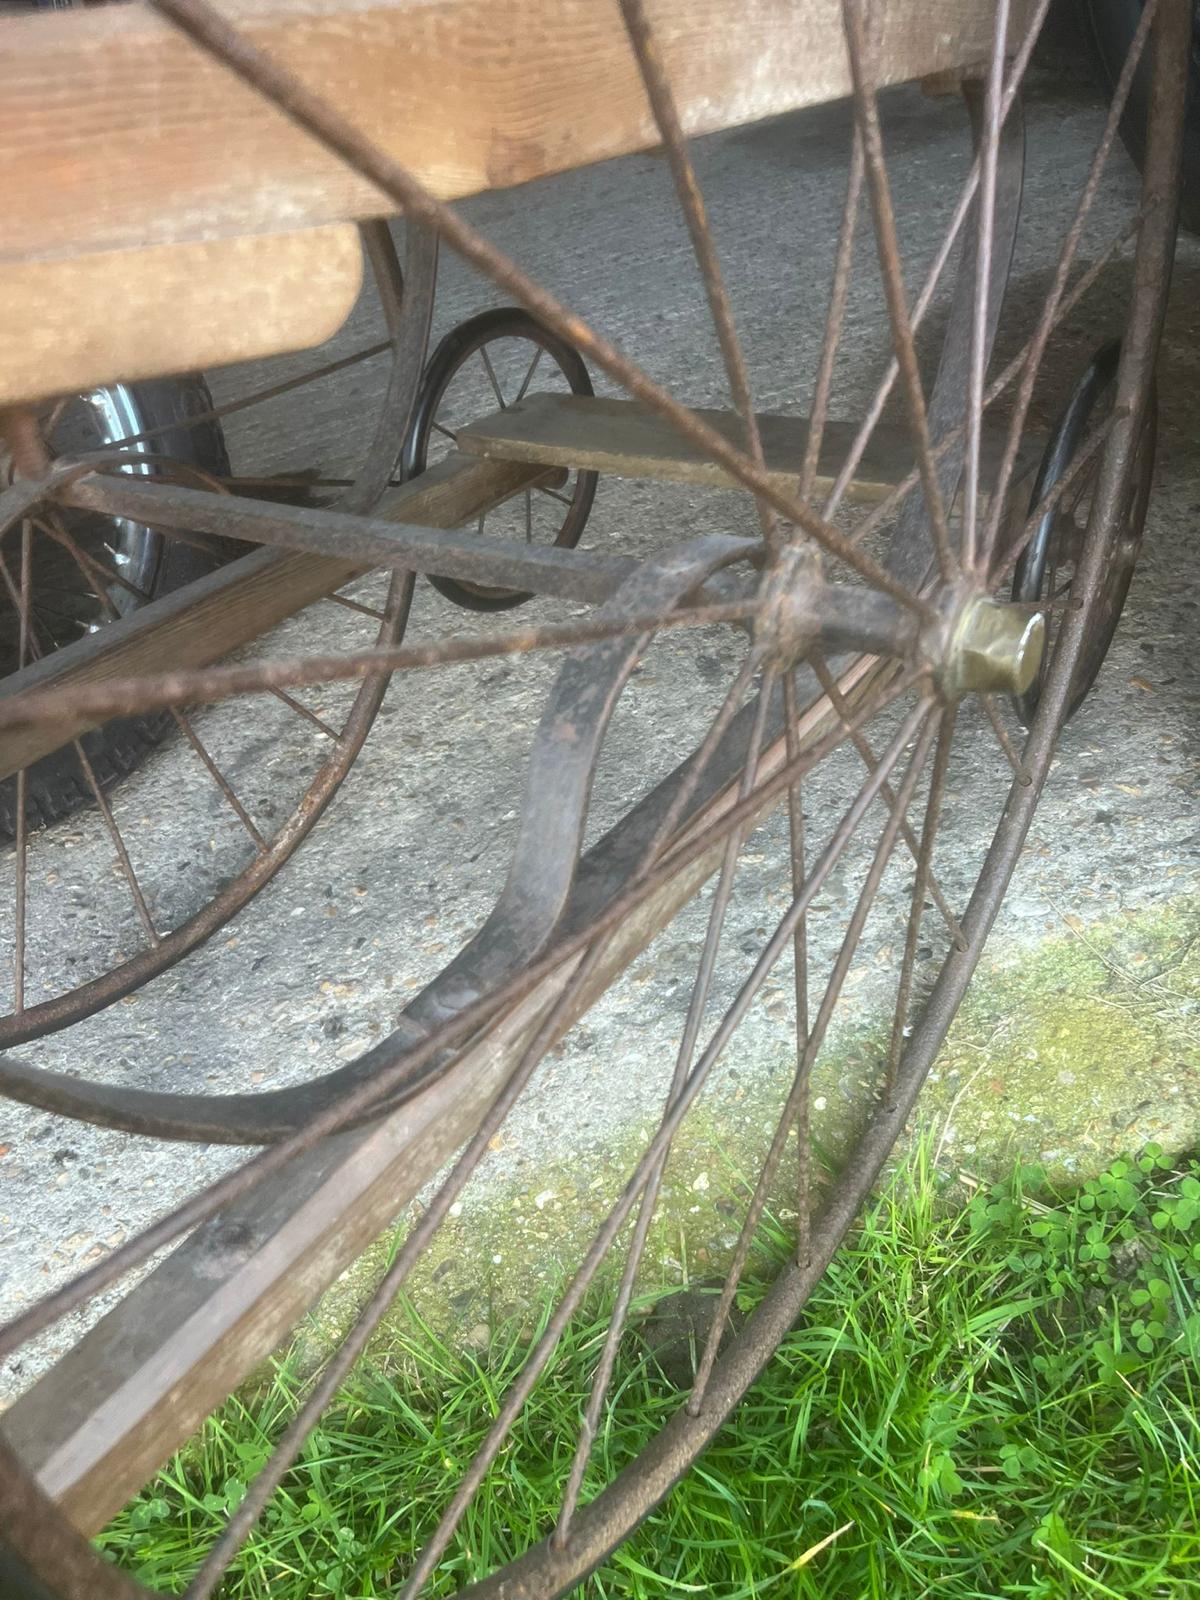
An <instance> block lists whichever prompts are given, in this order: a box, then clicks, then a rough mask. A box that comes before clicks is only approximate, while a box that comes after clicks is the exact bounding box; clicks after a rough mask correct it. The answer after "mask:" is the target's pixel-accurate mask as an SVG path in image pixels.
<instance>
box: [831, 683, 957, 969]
mask: <svg viewBox="0 0 1200 1600" xmlns="http://www.w3.org/2000/svg"><path fill="white" fill-rule="evenodd" d="M809 662H810V665H811V666H812V669H813V671H814V673H815V674H816V677H817V681H818V682H819V683H820V685H821V687H822V689H823V690H824V691H825V693H826V694H827V695H828V696H829V700H830V703H831V705H832V706H833V708H834V710H835V711H836V712H837V714H838V716H839V717H841V719H842V721H843V723H845V724H847V725H848V723H849V709H848V707H847V705H846V701H845V699H844V697H843V695H842V693H841V691H840V690H839V688H838V686H837V684H836V683H835V682H834V681H833V676H832V674H831V673H830V671H829V668H828V667H827V666H826V665H825V663H824V661H823V660H822V659H821V657H820V655H819V654H818V653H817V652H815V651H814V652H813V653H812V654H811V655H810V657H809ZM850 742H851V744H853V746H854V748H855V750H857V752H858V754H859V756H860V757H861V758H862V762H863V765H864V766H865V767H866V769H867V771H868V772H874V770H875V768H876V767H877V766H878V764H879V763H878V762H877V760H876V758H875V754H874V752H873V751H872V749H871V746H870V744H869V743H868V741H867V738H866V735H865V734H864V733H863V732H862V731H861V729H859V728H855V729H854V730H853V731H851V733H850ZM879 798H880V799H881V800H882V801H883V803H884V805H885V806H887V807H888V809H889V810H894V809H895V805H896V797H895V795H894V793H893V792H892V789H891V786H890V785H889V784H886V783H885V784H884V785H883V787H882V788H881V789H880V791H879ZM900 837H901V838H902V839H903V840H904V843H905V845H906V847H907V849H908V852H909V854H910V855H911V856H912V858H913V860H914V861H916V860H917V858H918V856H919V855H920V845H919V844H918V842H917V838H916V835H915V834H914V833H913V831H912V828H911V827H910V826H909V824H908V820H907V818H902V820H901V824H900ZM929 892H930V895H931V896H932V898H933V901H934V904H935V905H936V906H937V908H938V910H939V911H940V912H941V915H942V920H943V921H944V922H945V924H946V927H947V929H948V930H949V933H950V937H951V939H953V941H954V944H955V947H956V948H957V949H959V950H965V949H966V947H967V941H966V939H965V938H964V936H963V931H962V928H961V927H960V926H959V921H958V918H957V917H956V916H955V915H954V912H953V911H952V910H951V909H950V903H949V901H948V900H947V899H946V896H945V894H944V893H943V892H942V888H941V885H940V884H939V883H938V881H937V879H936V878H935V877H933V876H932V874H931V875H930V880H929Z"/></svg>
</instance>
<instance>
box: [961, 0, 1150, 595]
mask: <svg viewBox="0 0 1200 1600" xmlns="http://www.w3.org/2000/svg"><path fill="white" fill-rule="evenodd" d="M1157 10H1158V0H1146V3H1145V5H1144V6H1143V7H1142V14H1141V16H1140V18H1139V19H1138V25H1137V27H1136V29H1135V30H1134V35H1133V38H1132V40H1131V41H1130V45H1129V49H1128V52H1127V53H1126V56H1125V61H1124V64H1123V66H1122V68H1121V72H1120V76H1119V77H1118V79H1117V82H1116V86H1115V88H1114V89H1113V93H1112V98H1111V100H1110V102H1109V109H1108V118H1107V120H1106V122H1105V124H1104V132H1103V133H1102V134H1101V136H1100V142H1099V144H1098V145H1097V146H1096V152H1095V154H1094V155H1093V157H1092V163H1091V167H1090V168H1089V170H1088V175H1087V181H1086V183H1085V184H1084V186H1083V192H1082V194H1081V195H1080V197H1079V203H1078V205H1077V206H1076V208H1075V216H1074V217H1073V219H1072V221H1071V226H1070V227H1069V228H1068V230H1067V235H1066V238H1065V239H1064V240H1063V244H1062V249H1061V251H1060V252H1059V257H1058V262H1057V264H1056V266H1055V269H1054V280H1053V282H1052V284H1051V287H1050V293H1049V294H1048V295H1047V296H1046V299H1045V302H1044V303H1043V306H1042V312H1041V316H1040V317H1039V318H1038V324H1037V329H1036V331H1035V333H1034V335H1033V338H1032V339H1031V340H1030V342H1029V346H1028V353H1027V354H1026V356H1025V361H1024V365H1023V367H1022V370H1021V381H1020V383H1019V384H1018V385H1017V393H1016V398H1015V400H1014V403H1013V409H1012V414H1011V416H1010V417H1009V423H1008V434H1007V437H1006V439H1005V441H1004V455H1003V458H1002V460H1001V463H1000V471H999V473H998V474H997V478H996V484H995V489H994V491H993V495H992V502H991V505H990V506H989V508H988V519H987V526H986V528H985V530H984V540H983V552H982V553H983V565H984V568H985V570H986V569H987V567H988V565H989V563H990V560H991V555H992V550H993V548H994V546H995V542H996V539H997V537H998V535H999V531H1000V518H1001V513H1002V510H1003V506H1004V499H1005V496H1006V494H1007V492H1008V487H1009V484H1010V482H1011V480H1012V474H1013V468H1014V467H1015V466H1016V461H1017V452H1018V450H1019V449H1020V444H1021V438H1022V435H1023V433H1024V430H1025V419H1026V417H1027V416H1028V414H1029V406H1030V402H1031V401H1032V399H1033V389H1034V384H1035V382H1036V381H1037V375H1038V373H1039V372H1040V370H1041V366H1042V356H1043V355H1044V354H1045V350H1046V345H1047V342H1048V341H1049V338H1050V334H1051V331H1052V329H1053V326H1054V320H1055V312H1056V311H1057V309H1058V306H1059V302H1060V301H1061V300H1062V297H1063V294H1064V291H1065V290H1066V286H1067V275H1068V274H1069V272H1070V270H1071V263H1072V262H1073V261H1074V259H1075V253H1076V251H1077V250H1078V248H1079V241H1080V239H1081V238H1082V237H1083V225H1084V223H1085V222H1086V221H1087V217H1088V213H1089V212H1090V211H1091V209H1092V203H1093V201H1094V200H1095V198H1096V195H1097V192H1098V191H1099V188H1100V179H1101V177H1102V176H1103V173H1104V168H1105V166H1106V165H1107V164H1108V157H1109V152H1110V151H1111V150H1112V146H1113V141H1114V140H1115V138H1116V136H1117V129H1118V127H1119V126H1120V121H1121V114H1122V112H1123V111H1124V109H1125V102H1126V100H1127V99H1128V98H1129V91H1130V89H1131V88H1132V86H1133V77H1134V73H1135V71H1136V70H1137V65H1138V62H1139V61H1140V60H1141V56H1142V50H1143V48H1144V46H1145V43H1146V40H1147V38H1148V37H1149V33H1150V26H1151V24H1152V23H1153V21H1154V17H1155V14H1156V12H1157Z"/></svg>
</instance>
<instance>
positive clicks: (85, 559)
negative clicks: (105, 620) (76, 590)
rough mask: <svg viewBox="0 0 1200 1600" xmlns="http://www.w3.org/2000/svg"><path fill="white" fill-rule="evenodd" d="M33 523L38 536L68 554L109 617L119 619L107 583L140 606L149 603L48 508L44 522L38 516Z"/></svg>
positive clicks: (144, 592)
mask: <svg viewBox="0 0 1200 1600" xmlns="http://www.w3.org/2000/svg"><path fill="white" fill-rule="evenodd" d="M34 523H35V526H36V527H37V529H38V531H39V532H40V533H44V534H45V535H46V537H47V538H48V539H53V540H54V542H55V543H56V544H60V545H62V547H63V548H64V549H65V550H66V551H67V552H68V554H69V555H70V557H71V559H72V560H73V561H74V562H75V565H76V566H77V567H78V568H79V570H80V572H81V573H82V574H83V576H84V577H85V578H86V579H87V581H88V583H89V584H90V585H91V588H92V593H93V595H94V596H95V598H96V599H97V600H98V601H99V602H100V604H101V605H102V606H104V607H105V608H106V609H108V610H109V612H110V614H111V615H112V616H118V615H119V612H118V611H117V609H116V607H115V606H114V605H113V603H112V596H111V595H110V594H109V592H108V585H109V583H115V584H116V585H117V586H118V587H119V588H121V589H124V590H125V591H126V592H127V593H128V594H130V595H132V597H133V598H134V600H136V601H137V603H138V604H139V605H145V603H146V602H147V600H149V598H150V596H149V595H148V594H147V593H146V591H145V590H144V589H139V588H138V586H137V584H136V583H131V582H130V581H129V579H128V578H125V577H123V576H122V575H121V573H119V572H117V571H116V570H115V568H112V567H108V566H105V565H104V564H103V563H102V562H99V561H97V560H96V558H95V556H93V555H91V554H90V553H89V552H88V551H87V550H85V549H84V548H83V546H82V545H81V544H80V543H79V541H78V540H77V539H76V538H75V537H74V536H73V535H72V534H71V533H70V532H69V531H68V530H67V528H66V527H65V526H64V525H63V522H62V520H61V518H60V517H59V516H58V513H57V512H55V511H52V510H49V509H48V508H47V517H46V520H44V521H43V520H42V518H40V517H38V518H35V519H34Z"/></svg>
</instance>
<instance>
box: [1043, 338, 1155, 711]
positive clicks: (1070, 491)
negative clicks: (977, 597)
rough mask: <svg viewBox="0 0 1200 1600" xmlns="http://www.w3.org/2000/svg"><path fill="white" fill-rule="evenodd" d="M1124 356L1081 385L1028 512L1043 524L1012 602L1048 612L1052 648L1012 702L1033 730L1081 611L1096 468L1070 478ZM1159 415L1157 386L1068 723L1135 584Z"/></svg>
mask: <svg viewBox="0 0 1200 1600" xmlns="http://www.w3.org/2000/svg"><path fill="white" fill-rule="evenodd" d="M1120 355H1121V350H1120V346H1119V345H1116V344H1109V345H1106V346H1105V347H1104V349H1103V350H1101V351H1100V352H1099V353H1098V354H1097V355H1096V357H1095V359H1094V360H1093V361H1092V362H1091V364H1090V366H1089V367H1088V369H1087V371H1086V372H1085V373H1084V375H1083V377H1082V378H1081V379H1080V380H1079V383H1078V385H1077V387H1076V389H1075V392H1074V394H1073V395H1072V396H1071V398H1070V400H1069V401H1068V403H1067V406H1066V409H1065V410H1064V412H1063V414H1062V416H1061V417H1060V418H1059V421H1058V424H1057V426H1056V427H1055V429H1054V432H1053V434H1052V435H1051V437H1050V440H1049V443H1048V444H1047V446H1046V453H1045V455H1044V456H1043V457H1042V464H1041V468H1040V470H1039V472H1038V476H1037V482H1036V483H1035V485H1034V490H1033V498H1032V501H1031V503H1030V507H1029V510H1030V514H1031V515H1035V516H1037V518H1038V521H1037V528H1036V531H1035V532H1034V535H1033V537H1032V538H1031V539H1030V541H1029V543H1028V544H1027V545H1026V546H1025V549H1024V550H1023V551H1022V552H1021V559H1020V560H1019V561H1018V562H1017V568H1016V571H1015V572H1014V574H1013V585H1012V597H1013V599H1014V600H1015V601H1016V602H1017V603H1018V604H1022V605H1030V606H1035V607H1037V608H1038V609H1039V610H1041V611H1042V613H1043V614H1044V615H1045V617H1046V619H1047V630H1048V635H1049V643H1048V648H1047V650H1046V651H1045V653H1044V654H1043V657H1042V665H1041V667H1040V669H1039V671H1038V674H1037V677H1036V678H1035V679H1034V681H1033V682H1032V683H1031V684H1030V686H1029V688H1028V689H1027V690H1026V691H1025V693H1024V694H1022V695H1018V696H1017V698H1016V700H1015V702H1014V705H1015V709H1016V712H1017V715H1018V717H1019V718H1020V719H1021V722H1022V723H1023V724H1024V726H1025V727H1027V728H1029V727H1032V726H1033V719H1034V717H1035V715H1036V714H1037V708H1038V701H1039V700H1040V699H1041V694H1042V687H1043V685H1044V683H1045V682H1046V679H1047V677H1048V675H1049V672H1050V663H1051V661H1052V660H1053V653H1054V644H1055V641H1056V640H1057V638H1058V633H1059V629H1060V626H1061V623H1062V619H1063V618H1064V617H1065V616H1066V614H1067V613H1068V612H1069V611H1070V610H1072V609H1075V610H1078V609H1079V608H1080V606H1081V604H1082V599H1081V596H1080V595H1079V593H1078V591H1077V588H1076V584H1075V574H1076V569H1077V567H1078V564H1079V562H1080V559H1081V558H1082V556H1083V552H1084V548H1085V542H1086V539H1087V531H1088V522H1089V518H1090V514H1091V506H1092V495H1093V493H1094V491H1095V487H1096V473H1097V471H1098V463H1097V464H1095V465H1092V464H1085V465H1084V466H1083V468H1082V470H1079V471H1078V472H1077V473H1076V475H1075V477H1074V479H1073V481H1072V482H1071V483H1070V484H1068V483H1067V482H1066V480H1065V474H1066V472H1067V470H1068V468H1069V466H1070V464H1071V463H1072V462H1073V461H1075V460H1076V458H1077V457H1078V456H1079V453H1080V451H1081V450H1083V448H1084V446H1085V444H1086V442H1087V440H1088V436H1089V433H1090V431H1091V430H1092V429H1094V428H1096V427H1097V426H1100V425H1102V424H1103V422H1104V419H1105V418H1106V416H1108V415H1109V414H1111V411H1112V404H1113V394H1114V390H1115V384H1116V376H1117V364H1118V361H1119V359H1120ZM1157 412H1158V407H1157V401H1156V399H1155V391H1154V388H1153V386H1151V389H1150V395H1149V399H1148V401H1147V404H1146V411H1145V418H1144V420H1143V422H1142V431H1141V433H1140V435H1139V436H1138V442H1137V451H1136V454H1135V456H1134V462H1133V471H1132V473H1131V475H1130V480H1129V484H1128V486H1127V488H1126V490H1125V510H1124V513H1123V515H1122V516H1121V517H1120V519H1119V521H1118V525H1117V531H1116V535H1115V537H1114V538H1113V540H1112V541H1111V543H1110V545H1109V548H1108V550H1107V551H1106V553H1105V559H1104V578H1103V582H1102V584H1101V588H1100V592H1099V594H1098V595H1097V596H1096V598H1095V601H1094V603H1093V604H1092V606H1091V607H1090V610H1089V615H1088V625H1087V639H1086V641H1085V643H1084V646H1083V649H1082V650H1081V651H1080V655H1079V661H1078V664H1077V666H1076V668H1075V678H1074V682H1073V684H1072V687H1071V698H1070V702H1069V704H1068V706H1067V716H1068V717H1073V716H1074V715H1075V713H1076V712H1077V711H1078V710H1079V708H1080V706H1081V705H1082V704H1083V702H1084V700H1085V699H1086V698H1087V695H1088V692H1089V691H1090V689H1091V687H1092V685H1093V684H1094V683H1095V681H1096V675H1097V674H1098V673H1099V671H1100V668H1101V667H1102V666H1103V664H1104V658H1105V656H1106V655H1107V654H1108V649H1109V646H1110V645H1111V644H1112V641H1113V635H1114V634H1115V633H1116V631H1117V624H1118V623H1119V622H1120V620H1121V612H1122V611H1123V610H1124V608H1125V601H1126V598H1127V596H1128V594H1129V585H1130V584H1131V583H1132V582H1133V573H1134V568H1135V567H1136V566H1137V560H1138V554H1139V552H1140V551H1141V548H1142V534H1143V532H1144V531H1145V525H1146V508H1147V506H1148V505H1149V503H1150V486H1151V482H1152V480H1153V476H1154V445H1155V437H1156V433H1157ZM1048 497H1049V498H1050V499H1051V500H1052V502H1053V503H1052V505H1051V508H1050V509H1049V510H1048V511H1045V512H1043V513H1041V514H1040V515H1039V514H1038V508H1039V507H1040V506H1041V504H1042V502H1043V501H1044V500H1046V499H1047V498H1048Z"/></svg>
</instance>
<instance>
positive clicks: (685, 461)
mask: <svg viewBox="0 0 1200 1600" xmlns="http://www.w3.org/2000/svg"><path fill="white" fill-rule="evenodd" d="M696 415H697V416H699V417H701V418H703V420H704V421H705V422H707V423H708V425H709V426H710V427H712V428H715V429H716V430H717V431H718V433H721V434H723V435H724V437H725V438H726V439H728V440H729V442H730V443H731V444H733V445H736V446H738V447H739V448H740V447H741V446H742V445H743V444H744V443H745V437H746V435H745V429H744V427H743V424H742V422H741V421H740V419H739V417H738V415H737V413H736V412H734V411H711V410H703V411H701V410H697V412H696ZM758 427H759V433H760V435H761V438H762V446H763V454H764V456H765V457H766V463H767V469H768V471H769V472H770V473H771V476H772V477H773V478H774V479H775V481H776V483H777V484H778V486H779V488H780V489H781V490H784V491H786V492H788V493H795V492H796V491H797V490H798V489H799V484H800V462H801V460H802V459H803V456H804V440H805V437H806V433H807V428H808V424H807V422H806V421H805V419H804V418H803V417H781V416H775V415H772V414H768V413H765V412H764V413H760V415H759V418H758ZM856 431H857V430H856V425H854V424H852V423H848V422H833V421H831V422H828V423H827V424H826V426H825V434H824V439H823V443H822V449H821V460H820V463H819V465H818V468H817V479H816V488H815V492H816V494H817V495H818V496H820V495H821V494H824V493H825V492H827V491H828V489H829V488H830V487H831V485H832V483H833V480H834V478H835V477H836V475H837V471H838V468H839V467H840V466H841V464H842V462H843V460H844V459H845V457H846V453H847V451H848V450H849V448H850V444H851V441H852V440H853V438H854V435H855V432H856ZM457 438H458V445H459V449H460V450H464V451H466V452H468V453H469V454H471V455H477V456H483V457H484V458H485V459H487V460H489V461H542V462H545V463H546V464H547V465H554V466H560V467H571V468H578V467H588V468H591V469H593V470H594V471H596V472H606V473H612V474H613V475H614V476H616V477H621V478H657V479H661V480H664V481H666V482H673V483H695V484H705V485H708V486H709V487H710V488H728V487H729V486H730V485H731V484H732V483H733V479H732V478H731V477H730V476H729V474H728V473H727V472H726V471H725V469H724V467H722V466H720V465H719V464H718V463H717V462H715V461H713V460H711V459H710V458H709V457H708V456H706V455H705V454H704V452H703V451H702V450H700V449H699V448H698V447H697V446H696V445H694V444H692V443H691V442H690V441H689V440H687V439H685V438H683V437H682V435H680V434H679V433H677V432H676V430H675V429H674V428H673V427H672V426H671V424H670V423H669V422H667V421H665V419H664V418H662V417H660V416H659V415H658V414H657V413H656V412H653V411H650V410H648V409H647V408H646V407H645V406H643V405H642V404H641V403H640V402H639V401H637V400H609V399H599V398H596V399H593V398H590V397H589V396H586V395H560V394H535V395H530V396H528V397H527V398H526V399H524V400H521V401H519V402H518V403H517V404H515V405H511V406H509V407H508V409H507V410H506V411H498V412H497V413H496V414H495V415H494V416H490V417H485V418H483V419H481V420H480V421H479V422H474V423H472V424H471V425H470V426H469V427H466V428H460V429H459V431H458V435H457ZM912 464H913V452H912V444H911V442H910V438H909V434H908V431H907V429H906V428H904V427H903V426H896V425H889V424H887V423H882V422H881V423H880V424H879V425H878V427H877V428H876V429H875V432H874V433H873V435H872V436H871V442H870V444H869V445H868V447H867V449H866V452H865V453H864V455H863V459H862V465H861V466H860V468H859V471H858V474H857V476H856V477H855V480H854V483H853V485H852V487H851V496H850V497H851V498H853V499H857V500H864V501H874V500H882V499H883V497H884V496H885V495H886V494H888V493H889V492H890V491H891V490H892V489H894V488H895V486H896V485H897V484H898V483H899V482H900V481H901V479H902V478H903V477H904V476H905V474H906V473H907V472H909V471H910V470H911V468H912Z"/></svg>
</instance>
